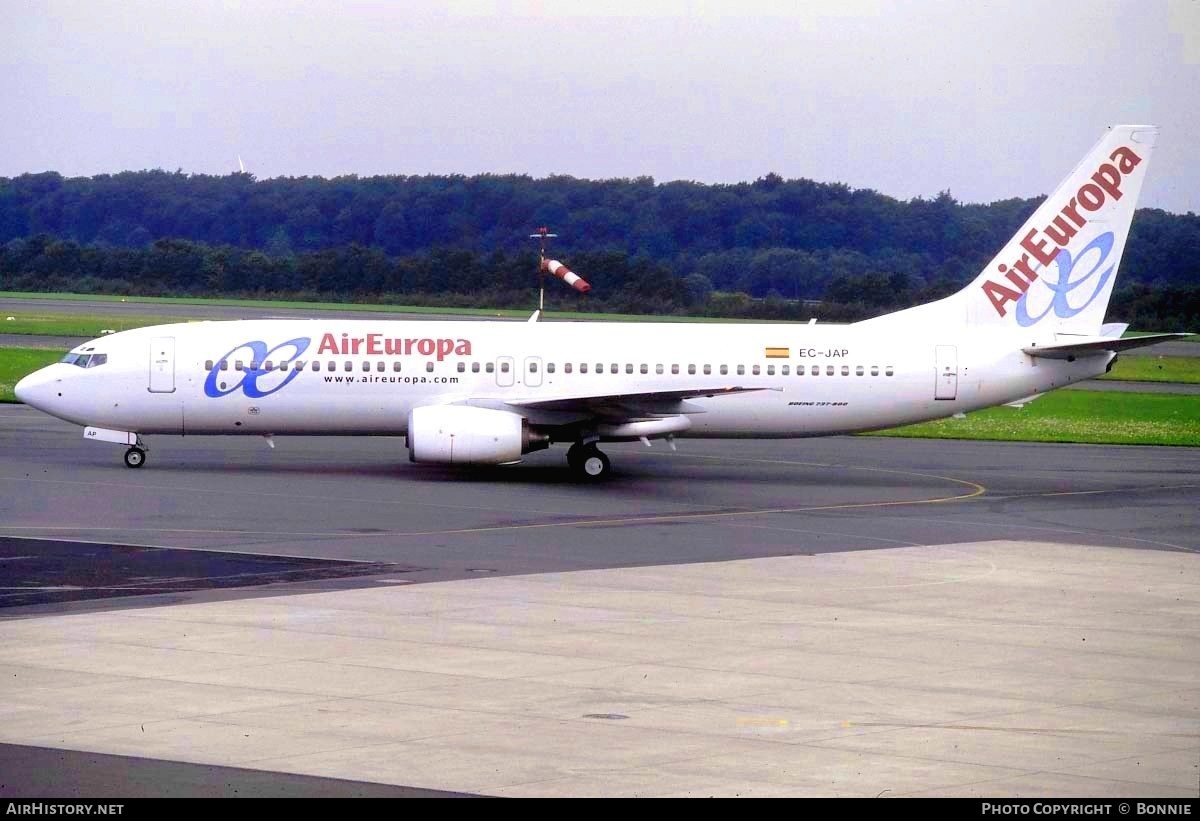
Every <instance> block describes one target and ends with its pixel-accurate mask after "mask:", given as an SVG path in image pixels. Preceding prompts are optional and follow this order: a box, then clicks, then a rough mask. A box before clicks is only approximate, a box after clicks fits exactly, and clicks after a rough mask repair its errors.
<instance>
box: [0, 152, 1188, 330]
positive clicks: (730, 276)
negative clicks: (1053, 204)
mask: <svg viewBox="0 0 1200 821" xmlns="http://www.w3.org/2000/svg"><path fill="white" fill-rule="evenodd" d="M1039 204H1040V199H1010V200H1002V201H998V202H994V203H991V204H989V205H979V204H963V203H959V202H957V201H956V200H955V199H954V198H953V197H952V196H950V194H949V193H945V192H944V193H942V194H941V195H939V196H938V197H936V198H934V199H931V200H926V199H920V198H918V199H914V200H910V201H907V202H904V201H900V200H896V199H894V198H891V197H888V196H885V195H883V194H879V193H877V192H875V191H871V190H866V189H851V188H849V187H847V186H845V185H840V184H825V183H817V182H813V181H811V180H805V179H795V180H785V179H782V178H781V177H779V176H777V175H774V174H769V175H767V176H766V177H763V178H761V179H759V180H756V181H754V182H752V183H739V184H736V185H704V184H700V183H692V182H671V183H664V184H656V183H655V182H654V180H653V179H651V178H648V177H644V178H636V179H617V180H597V181H593V180H582V179H576V178H573V177H565V176H552V177H547V178H545V179H533V178H530V177H527V176H520V175H478V176H471V177H466V176H459V175H452V176H420V177H414V176H389V177H366V178H359V177H354V176H351V177H337V178H334V179H322V178H314V177H302V178H278V179H271V180H262V181H259V180H256V179H255V178H254V177H253V176H252V175H249V174H243V173H236V174H230V175H227V176H220V177H218V176H205V175H187V174H183V173H180V172H175V173H169V172H165V171H140V172H125V173H121V174H115V175H100V176H96V177H84V178H70V179H68V178H64V177H62V176H60V175H58V174H55V173H52V172H48V173H44V174H26V175H23V176H20V177H16V178H11V179H9V178H0V288H4V289H8V290H39V291H46V290H73V291H85V292H87V291H92V292H97V293H138V294H146V295H154V294H163V295H165V294H180V295H272V296H286V297H295V298H320V299H354V300H358V301H403V302H407V303H424V304H442V305H451V304H453V305H479V306H484V307H491V306H496V307H501V306H522V307H528V306H529V305H530V304H531V302H532V288H533V286H534V285H535V276H536V275H535V273H534V272H535V271H536V251H535V249H534V244H533V241H532V240H530V239H529V238H528V236H529V234H530V233H531V232H532V230H533V229H535V228H536V227H537V226H539V225H543V224H545V225H549V226H550V227H551V228H552V229H553V230H555V231H556V232H557V233H559V234H560V239H558V240H555V241H554V242H555V243H556V244H554V245H553V246H552V248H551V252H552V254H551V255H552V256H554V257H556V258H561V259H563V260H564V261H565V262H567V263H568V265H570V267H571V268H572V269H574V270H576V271H577V272H578V273H579V274H580V275H581V276H583V277H585V278H586V279H588V281H589V282H590V283H591V284H592V286H593V292H592V294H590V295H589V296H588V297H587V298H583V299H580V298H577V297H576V296H575V295H574V294H573V293H572V292H570V291H565V290H563V289H553V288H552V289H548V293H547V295H548V297H550V298H552V304H553V305H557V306H560V307H569V308H571V309H574V310H610V311H622V312H635V313H637V312H643V313H684V312H686V313H698V314H714V315H727V316H743V317H762V318H785V319H806V318H808V317H809V316H812V315H817V316H820V317H822V318H824V319H830V320H848V319H856V318H861V317H865V316H870V315H874V314H878V313H881V312H883V311H886V310H890V309H894V308H899V307H905V306H907V305H911V304H915V303H917V302H921V301H925V300H927V299H931V298H935V297H937V296H941V295H944V294H946V293H950V292H952V291H953V290H956V289H957V288H959V287H961V286H962V285H963V284H964V283H965V282H966V281H969V280H970V279H971V278H973V277H974V276H975V275H976V274H977V273H978V272H979V271H980V270H981V269H982V267H983V266H984V265H985V264H986V263H987V262H988V260H989V259H990V257H991V256H992V255H993V254H994V253H995V252H996V251H997V250H999V248H1000V247H1001V246H1002V245H1003V244H1004V242H1006V241H1007V240H1008V238H1009V237H1010V236H1011V235H1012V234H1013V233H1014V232H1015V231H1016V229H1017V228H1018V227H1019V226H1020V224H1021V223H1022V222H1023V221H1024V220H1025V219H1026V218H1027V217H1028V216H1029V215H1030V214H1031V213H1032V212H1033V210H1034V209H1036V207H1037V206H1038V205H1039ZM1121 267H1122V276H1121V280H1119V289H1118V293H1117V295H1116V298H1115V304H1114V306H1113V309H1112V310H1110V316H1113V317H1116V318H1123V319H1129V318H1131V317H1136V318H1137V324H1138V326H1139V327H1144V328H1148V329H1149V328H1157V327H1169V326H1171V325H1172V324H1173V325H1174V327H1180V326H1181V325H1182V326H1184V327H1191V326H1193V325H1196V324H1197V323H1196V320H1197V319H1198V318H1200V312H1198V311H1197V307H1196V305H1197V302H1198V301H1200V217H1197V216H1196V215H1195V214H1191V213H1189V214H1186V215H1177V214H1169V213H1166V212H1163V211H1160V210H1156V209H1141V210H1139V211H1138V212H1137V216H1136V218H1135V220H1134V225H1133V229H1132V231H1131V234H1130V239H1129V243H1128V246H1127V248H1126V253H1125V257H1124V260H1123V262H1122V266H1121ZM815 301H820V302H821V304H820V305H819V306H818V305H815V304H814V302H815ZM1118 310H1128V311H1130V312H1131V313H1130V315H1129V317H1117V311H1118Z"/></svg>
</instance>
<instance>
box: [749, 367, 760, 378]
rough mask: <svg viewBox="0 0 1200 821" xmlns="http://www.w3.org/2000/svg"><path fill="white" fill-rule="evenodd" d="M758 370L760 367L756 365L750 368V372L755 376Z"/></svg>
mask: <svg viewBox="0 0 1200 821" xmlns="http://www.w3.org/2000/svg"><path fill="white" fill-rule="evenodd" d="M759 372H760V369H759V367H758V365H755V366H754V367H752V368H751V369H750V373H752V374H754V375H755V376H758V374H759Z"/></svg>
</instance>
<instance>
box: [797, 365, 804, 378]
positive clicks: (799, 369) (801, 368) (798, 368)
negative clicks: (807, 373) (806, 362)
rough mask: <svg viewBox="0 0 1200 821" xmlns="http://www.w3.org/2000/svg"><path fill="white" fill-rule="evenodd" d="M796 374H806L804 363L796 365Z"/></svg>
mask: <svg viewBox="0 0 1200 821" xmlns="http://www.w3.org/2000/svg"><path fill="white" fill-rule="evenodd" d="M796 376H804V366H803V365H797V366H796Z"/></svg>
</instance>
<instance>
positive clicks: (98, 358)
mask: <svg viewBox="0 0 1200 821" xmlns="http://www.w3.org/2000/svg"><path fill="white" fill-rule="evenodd" d="M59 361H60V362H62V363H64V364H66V365H75V366H76V367H79V368H98V367H100V366H101V365H103V364H104V363H106V362H108V354H106V353H69V354H67V355H66V356H64V357H63V358H62V359H60V360H59Z"/></svg>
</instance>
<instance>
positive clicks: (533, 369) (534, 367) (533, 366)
mask: <svg viewBox="0 0 1200 821" xmlns="http://www.w3.org/2000/svg"><path fill="white" fill-rule="evenodd" d="M529 372H530V373H537V363H536V362H530V363H529Z"/></svg>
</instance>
